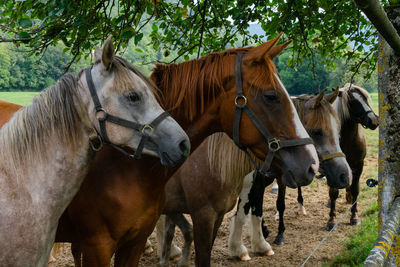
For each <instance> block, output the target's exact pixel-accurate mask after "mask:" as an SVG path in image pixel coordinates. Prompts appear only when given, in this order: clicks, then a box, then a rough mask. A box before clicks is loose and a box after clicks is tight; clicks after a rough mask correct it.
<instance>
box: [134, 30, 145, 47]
mask: <svg viewBox="0 0 400 267" xmlns="http://www.w3.org/2000/svg"><path fill="white" fill-rule="evenodd" d="M142 38H143V33H142V32H141V33H138V34H136V35H135V45H137V44H138V43H139V42H140V40H142Z"/></svg>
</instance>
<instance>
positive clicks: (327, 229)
mask: <svg viewBox="0 0 400 267" xmlns="http://www.w3.org/2000/svg"><path fill="white" fill-rule="evenodd" d="M332 229H333V230H336V228H334V225H333V224H328V225H327V226H326V231H331V230H332Z"/></svg>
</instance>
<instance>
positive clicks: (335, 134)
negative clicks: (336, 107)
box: [329, 114, 342, 152]
mask: <svg viewBox="0 0 400 267" xmlns="http://www.w3.org/2000/svg"><path fill="white" fill-rule="evenodd" d="M329 116H330V120H331V127H332V133H333V135H332V136H333V140H334V142H335V148H336V151H337V152H342V149H341V148H340V137H339V131H338V125H337V123H336V119H335V117H333V115H332V114H330V115H329Z"/></svg>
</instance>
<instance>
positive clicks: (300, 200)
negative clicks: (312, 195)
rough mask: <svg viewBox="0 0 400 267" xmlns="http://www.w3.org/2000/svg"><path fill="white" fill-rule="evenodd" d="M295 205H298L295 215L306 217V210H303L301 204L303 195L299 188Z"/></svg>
mask: <svg viewBox="0 0 400 267" xmlns="http://www.w3.org/2000/svg"><path fill="white" fill-rule="evenodd" d="M297 203H299V207H298V208H297V213H298V214H300V215H307V211H306V208H304V206H303V204H304V202H303V194H302V193H301V186H299V187H298V188H297Z"/></svg>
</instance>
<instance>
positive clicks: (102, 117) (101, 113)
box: [95, 108, 107, 121]
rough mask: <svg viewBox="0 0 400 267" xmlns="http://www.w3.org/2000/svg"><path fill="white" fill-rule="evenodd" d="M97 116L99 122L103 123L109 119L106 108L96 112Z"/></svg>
mask: <svg viewBox="0 0 400 267" xmlns="http://www.w3.org/2000/svg"><path fill="white" fill-rule="evenodd" d="M95 116H96V119H98V120H99V121H103V120H105V119H106V117H107V112H106V110H105V109H104V108H99V109H97V110H96V114H95Z"/></svg>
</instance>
